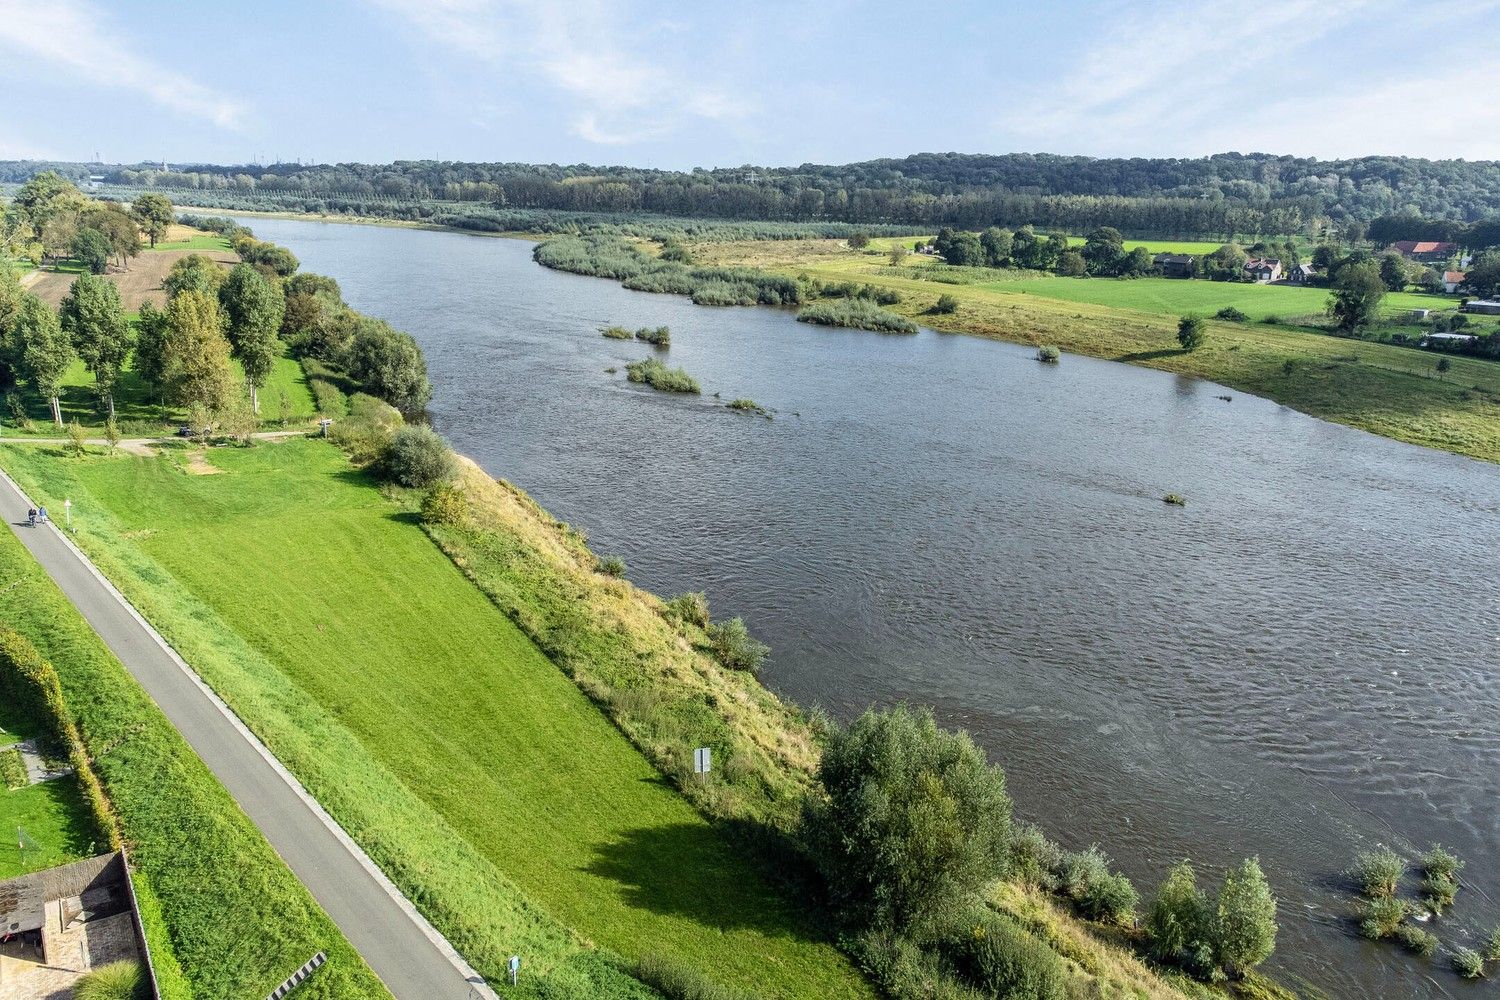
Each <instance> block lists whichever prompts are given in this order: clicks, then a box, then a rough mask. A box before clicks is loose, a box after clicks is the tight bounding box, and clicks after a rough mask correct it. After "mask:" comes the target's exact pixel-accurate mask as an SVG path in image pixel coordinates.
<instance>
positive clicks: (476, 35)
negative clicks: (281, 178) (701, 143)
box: [372, 0, 749, 145]
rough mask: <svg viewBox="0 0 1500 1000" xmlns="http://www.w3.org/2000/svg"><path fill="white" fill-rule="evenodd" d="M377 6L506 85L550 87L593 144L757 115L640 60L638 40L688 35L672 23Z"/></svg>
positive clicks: (483, 8)
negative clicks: (522, 80) (527, 82)
mask: <svg viewBox="0 0 1500 1000" xmlns="http://www.w3.org/2000/svg"><path fill="white" fill-rule="evenodd" d="M372 2H373V3H374V4H375V5H377V6H379V7H381V8H383V9H385V10H387V11H390V12H392V13H394V14H397V15H399V16H400V17H402V18H404V19H406V20H407V21H408V22H409V23H410V24H412V25H413V26H415V27H416V28H417V29H418V30H419V31H421V32H422V34H423V35H425V36H426V37H427V38H428V39H429V40H430V41H432V42H434V43H436V44H438V45H440V46H443V47H445V48H448V49H450V50H452V51H455V52H459V53H462V54H464V55H467V56H469V57H472V58H474V59H477V60H479V61H480V62H481V63H483V64H485V65H486V66H488V67H489V68H490V69H491V70H493V71H496V72H497V73H502V72H503V74H506V75H503V76H499V77H497V81H496V82H497V84H500V85H506V84H509V85H514V84H515V82H516V80H517V79H518V78H519V76H520V75H521V74H533V75H534V76H535V77H536V78H538V79H540V80H542V81H544V82H545V83H547V84H549V85H550V86H552V87H553V88H555V89H556V90H557V91H559V92H560V93H561V94H563V95H565V96H566V97H567V99H568V100H569V101H570V102H571V104H572V106H573V110H572V115H571V122H570V125H571V128H572V131H573V132H574V134H576V135H578V136H579V137H580V138H582V139H584V140H586V141H588V142H594V143H599V144H605V145H619V144H625V143H632V142H639V141H642V140H645V139H650V138H654V137H657V136H661V135H664V134H667V133H670V132H673V131H676V130H677V129H679V128H680V127H682V126H683V125H686V124H688V123H690V122H692V121H695V120H696V121H699V122H703V121H714V122H733V121H737V120H740V119H743V118H744V117H745V116H746V115H747V114H748V112H749V105H748V103H747V101H746V100H745V99H744V98H742V97H739V96H736V95H733V94H731V93H730V92H728V91H725V90H720V89H716V88H713V87H710V86H706V85H704V84H702V83H700V82H698V79H697V78H696V75H695V78H694V79H689V78H687V77H685V76H684V75H682V74H680V73H679V72H676V71H674V70H673V69H672V68H671V67H670V62H671V60H670V59H669V58H668V55H669V53H664V52H662V51H660V50H657V51H654V52H652V53H650V54H649V55H648V54H646V53H643V52H636V51H631V49H630V44H629V43H630V40H631V39H632V37H633V36H635V35H638V34H642V33H645V34H651V33H657V34H672V33H673V32H674V31H676V30H678V28H679V26H677V25H675V24H674V23H672V22H666V21H663V22H658V23H655V24H649V25H645V26H638V25H634V24H631V25H626V24H622V23H621V21H620V17H619V14H618V12H617V10H616V9H615V8H614V7H612V6H611V5H608V4H603V3H599V2H596V0H568V2H555V3H549V2H547V0H372ZM686 44H688V45H690V44H691V43H690V42H689V43H686ZM700 69H701V67H700Z"/></svg>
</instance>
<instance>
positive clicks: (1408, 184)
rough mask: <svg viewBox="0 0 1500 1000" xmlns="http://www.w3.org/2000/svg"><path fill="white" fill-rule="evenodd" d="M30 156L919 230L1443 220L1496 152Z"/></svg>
mask: <svg viewBox="0 0 1500 1000" xmlns="http://www.w3.org/2000/svg"><path fill="white" fill-rule="evenodd" d="M44 169H55V170H56V171H57V172H58V173H59V174H61V175H62V176H65V177H69V178H72V179H74V180H79V181H82V180H85V179H87V178H88V177H91V176H102V177H103V178H104V181H105V182H106V183H110V184H118V185H122V186H126V187H132V188H143V189H151V188H161V189H164V190H179V191H195V192H202V193H203V194H205V195H206V194H210V193H214V192H218V193H221V194H224V195H232V194H238V195H242V196H249V195H256V196H262V197H269V196H277V197H280V198H289V199H302V200H304V201H305V202H307V203H317V202H323V203H325V205H326V204H330V203H339V202H348V201H351V200H353V201H359V200H386V201H398V202H420V201H430V200H436V201H449V202H475V203H483V204H486V205H492V206H503V207H511V208H530V209H547V210H556V211H569V212H624V213H631V212H652V213H659V214H663V215H673V216H681V217H711V218H726V219H759V220H782V221H842V222H869V223H874V222H884V223H891V224H902V225H915V226H932V227H934V228H936V227H939V226H944V225H947V226H953V227H955V228H970V229H979V228H983V227H985V226H988V225H992V224H994V225H1007V226H1020V225H1027V224H1029V225H1033V226H1037V227H1039V228H1052V229H1066V230H1071V231H1086V230H1088V229H1092V228H1096V227H1097V226H1101V225H1110V226H1114V227H1116V228H1118V229H1120V230H1122V231H1125V232H1139V233H1154V234H1161V235H1189V234H1205V235H1206V234H1215V235H1219V234H1222V235H1224V236H1225V238H1228V237H1230V236H1233V235H1234V234H1237V233H1239V234H1248V233H1278V234H1293V233H1298V232H1303V231H1306V230H1307V229H1308V228H1309V227H1314V226H1321V227H1322V228H1327V227H1328V226H1339V225H1344V226H1349V227H1353V226H1359V225H1364V224H1368V223H1370V222H1372V221H1374V220H1376V219H1379V218H1382V217H1393V216H1394V217H1400V218H1403V219H1417V220H1437V221H1445V222H1448V223H1450V224H1463V223H1472V222H1476V221H1480V220H1484V219H1486V218H1490V217H1494V216H1500V162H1493V161H1477V162H1468V161H1461V160H1420V159H1410V158H1401V157H1364V158H1359V159H1350V160H1315V159H1308V158H1301V157H1291V156H1272V155H1267V154H1250V155H1241V154H1236V153H1230V154H1218V155H1215V156H1208V157H1201V158H1196V159H1175V158H1174V159H1129V160H1126V159H1107V158H1093V157H1080V156H1056V155H1048V154H1035V155H1034V154H1021V153H1013V154H1005V155H998V156H992V155H978V154H956V153H954V154H918V155H915V156H909V157H905V158H903V159H884V160H872V161H867V162H864V163H851V164H844V165H837V166H825V165H814V164H804V165H801V166H796V167H753V166H744V167H735V168H719V169H713V170H705V169H697V170H692V171H671V170H654V169H645V168H636V167H621V166H593V165H588V164H575V165H557V164H523V163H455V162H446V161H434V160H423V161H396V162H393V163H389V164H359V163H340V164H318V165H306V166H304V165H300V164H275V165H271V166H259V165H256V166H250V165H243V164H242V165H212V164H201V165H192V166H190V167H183V168H180V169H168V170H163V169H161V165H160V164H156V165H149V164H140V165H135V166H127V165H113V166H104V165H99V164H82V163H40V162H32V161H4V162H0V183H20V182H22V181H24V180H26V179H27V178H28V177H30V176H31V175H32V174H34V173H36V172H38V171H40V170H44ZM306 210H328V209H327V208H324V209H317V208H310V209H306ZM1495 224H1496V225H1500V221H1497V222H1496V223H1495ZM1359 235H1363V234H1362V233H1360V234H1359ZM1344 238H1345V239H1346V240H1347V239H1350V238H1351V237H1350V234H1349V233H1347V232H1346V233H1345V234H1344ZM1398 238H1434V237H1430V236H1425V235H1424V236H1419V237H1398Z"/></svg>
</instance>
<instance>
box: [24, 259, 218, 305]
mask: <svg viewBox="0 0 1500 1000" xmlns="http://www.w3.org/2000/svg"><path fill="white" fill-rule="evenodd" d="M194 253H196V254H200V255H202V256H204V257H211V258H213V259H214V260H216V261H219V262H220V263H221V264H224V265H226V266H228V265H230V264H234V263H235V262H236V261H238V260H239V258H238V257H237V256H235V255H234V254H233V253H231V252H229V251H227V250H142V251H141V252H140V254H139V255H137V256H136V257H135V259H134V260H132V261H131V262H130V270H128V271H115V270H111V271H110V272H109V274H108V275H107V277H108V278H109V280H110V281H113V282H114V283H115V284H116V285H118V286H119V288H120V301H121V302H123V303H124V305H125V309H126V310H127V311H129V312H134V311H135V310H137V309H139V308H140V307H141V303H142V302H151V303H153V304H155V305H158V306H159V305H163V304H165V302H166V301H167V293H166V292H164V291H162V289H161V283H162V279H164V278H165V277H166V276H167V272H168V271H170V270H171V269H172V265H173V264H174V263H176V262H177V261H179V260H181V259H182V258H183V257H186V256H188V255H189V254H194ZM34 273H35V274H36V277H35V278H34V279H33V280H32V281H31V282H30V283H29V284H28V285H27V291H30V292H32V293H34V294H35V295H36V296H37V297H38V298H40V299H41V300H42V301H43V302H45V303H47V304H48V305H49V306H52V307H53V308H56V307H57V304H58V303H59V302H61V301H62V300H63V296H65V295H67V294H68V288H69V286H71V285H72V284H73V279H74V278H76V277H78V275H76V274H67V273H59V272H56V271H38V272H34Z"/></svg>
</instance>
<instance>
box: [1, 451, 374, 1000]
mask: <svg viewBox="0 0 1500 1000" xmlns="http://www.w3.org/2000/svg"><path fill="white" fill-rule="evenodd" d="M10 457H11V456H10V454H8V453H7V452H4V451H0V463H5V464H9V462H8V461H7V460H8V459H9V458H10ZM0 588H6V590H5V600H4V602H3V603H0V623H3V624H4V625H5V626H6V627H7V628H10V629H13V630H15V631H16V632H18V633H20V634H21V635H23V636H25V637H26V639H27V640H28V641H30V642H31V643H32V645H33V646H35V647H36V649H37V651H38V653H40V654H41V655H42V657H43V658H44V659H46V661H47V662H48V663H49V664H51V666H52V668H53V670H54V671H55V672H56V674H57V677H58V681H59V684H60V685H61V687H62V692H63V697H64V700H65V702H66V704H67V706H68V709H69V711H70V713H71V714H72V717H73V719H74V721H75V722H76V723H77V725H78V728H79V731H80V733H81V735H82V738H83V741H84V745H85V748H86V749H87V751H88V754H89V756H90V758H91V760H92V763H93V766H94V770H95V771H96V772H97V774H98V775H99V778H100V780H101V782H102V783H103V785H104V790H105V794H106V795H107V797H108V798H109V801H110V804H111V806H112V807H113V810H114V814H115V816H116V817H117V818H118V820H119V823H120V830H121V834H122V836H123V838H124V840H125V843H126V846H127V847H128V848H129V850H130V857H131V862H132V865H133V867H134V869H135V882H136V891H137V894H138V896H139V897H140V902H141V915H142V920H143V923H144V924H145V927H146V935H147V939H148V940H149V942H150V944H151V950H152V955H153V958H154V960H155V963H156V970H157V978H158V981H159V983H160V985H161V988H162V996H163V998H164V1000H188V998H189V997H196V998H197V1000H243V998H244V997H261V996H265V995H266V994H267V993H269V992H270V991H271V990H272V989H274V988H275V987H276V985H277V984H278V983H280V982H281V981H282V980H283V979H284V978H285V977H286V976H287V975H288V974H289V973H290V972H291V971H292V970H293V969H295V968H297V966H299V965H301V964H302V963H303V962H304V961H306V960H307V958H308V956H310V955H311V954H313V953H314V952H315V951H318V950H324V951H326V952H327V953H328V956H329V963H328V965H327V966H325V967H324V968H323V969H322V970H320V971H319V972H318V974H317V975H316V976H314V977H313V978H312V979H311V980H309V981H308V982H307V983H306V984H305V985H304V986H303V987H302V988H301V989H300V990H299V993H298V996H299V997H301V996H302V995H303V994H304V993H305V994H306V997H307V998H308V1000H313V998H318V1000H361V998H379V997H389V994H388V993H386V991H385V990H384V988H383V987H382V986H381V984H380V981H379V980H378V979H376V977H375V976H374V974H373V973H371V971H370V970H369V968H368V967H367V966H366V965H365V963H364V961H363V960H362V959H361V958H360V957H359V956H358V955H357V954H355V952H354V951H353V949H351V948H350V947H349V944H348V943H347V942H346V941H345V940H344V938H343V936H342V935H341V934H340V933H339V931H338V930H337V928H335V927H334V926H333V924H332V922H331V921H329V919H328V917H327V916H326V915H325V914H324V913H323V911H322V910H321V909H320V908H319V907H318V905H317V903H316V902H314V901H313V898H312V896H311V895H310V894H309V893H308V891H307V889H306V888H304V887H303V885H302V883H300V882H299V881H297V879H296V878H295V877H294V876H293V875H292V873H291V871H290V870H289V869H288V868H287V867H286V865H285V864H284V863H283V862H282V860H281V859H280V858H279V857H277V855H276V852H275V851H273V850H272V849H271V845H270V844H268V843H267V842H266V840H265V838H264V837H262V836H261V834H260V831H259V830H257V829H256V828H255V826H254V824H252V823H251V822H250V819H249V818H248V817H247V816H245V814H244V813H242V812H241V811H240V809H239V807H238V806H237V805H236V804H235V802H234V800H233V799H232V798H231V797H230V795H229V793H228V792H227V791H225V789H224V786H223V785H221V784H219V782H218V780H217V779H216V778H214V776H213V775H212V774H211V773H210V772H209V770H208V768H207V767H206V766H205V765H204V764H203V762H202V761H201V760H199V759H198V756H197V755H196V754H195V753H194V752H193V751H192V749H191V748H190V747H188V745H187V744H186V742H184V740H183V738H182V736H181V734H179V733H178V732H177V730H176V728H175V727H173V725H172V724H171V723H170V722H169V721H167V718H166V716H164V715H163V714H162V713H161V710H160V709H159V708H157V707H156V705H155V704H154V703H153V702H152V701H151V699H150V698H149V697H148V696H147V694H146V692H145V690H144V689H142V688H141V686H140V685H139V684H137V683H136V682H135V680H134V679H133V678H132V677H131V676H130V674H129V673H128V672H127V671H126V670H125V667H124V666H123V665H122V664H121V663H120V661H119V660H117V659H116V658H115V656H114V654H113V653H111V652H110V651H109V649H108V648H107V647H106V646H105V645H104V643H103V641H102V640H100V638H99V636H98V635H97V634H95V632H94V630H93V629H92V628H91V627H90V626H89V624H88V623H87V622H86V621H84V619H83V616H82V615H81V614H79V612H78V609H77V608H75V607H74V606H73V605H72V604H71V603H70V602H69V601H68V599H67V598H66V597H64V596H63V593H62V591H61V590H59V589H58V588H57V586H56V584H54V583H53V582H52V580H51V579H50V578H49V577H48V576H47V574H46V573H45V572H44V571H43V570H42V568H41V566H39V565H38V564H37V562H36V560H35V559H33V558H32V556H31V554H30V553H29V552H27V551H26V549H25V548H24V547H23V546H22V545H21V543H20V541H19V540H17V539H16V538H15V536H14V535H12V534H11V532H10V531H9V530H8V529H5V528H0ZM0 713H3V708H0ZM3 724H5V725H6V726H7V728H9V725H10V723H8V722H6V723H3ZM66 784H67V783H66V782H53V783H49V784H47V785H43V786H33V787H32V788H31V789H28V791H36V790H37V789H39V788H42V789H52V792H51V793H50V794H52V795H56V796H61V795H63V794H65V793H66ZM0 794H3V793H0ZM72 794H73V795H74V796H75V797H77V796H80V795H81V793H80V792H78V791H77V790H76V789H75V790H74V791H73V793H72ZM62 808H63V813H64V815H66V816H67V817H68V824H67V825H66V826H65V827H64V828H63V832H64V833H67V834H68V835H70V836H71V837H73V838H74V839H73V840H72V841H71V842H69V841H64V842H63V843H64V844H65V845H66V846H67V847H68V848H69V850H70V851H71V853H72V854H73V856H74V857H77V856H81V855H80V854H79V853H78V852H79V851H80V850H82V851H83V852H84V853H85V854H87V853H90V852H92V853H97V852H98V851H101V850H107V849H108V847H107V845H99V846H98V848H97V850H94V849H93V848H92V847H91V845H89V844H87V843H82V842H81V839H82V838H83V837H86V836H87V834H86V833H85V831H86V830H87V829H88V828H89V827H90V826H91V824H90V823H89V820H88V817H87V816H86V814H84V813H83V809H84V807H83V803H82V801H81V798H80V799H79V800H78V801H77V802H76V803H64V804H63V806H62ZM5 832H6V831H4V830H3V829H0V833H5ZM27 832H28V833H33V832H34V831H33V830H32V829H31V828H30V827H28V830H27ZM36 832H40V831H36ZM8 833H9V834H13V833H14V830H13V829H12V830H10V831H8ZM7 839H9V838H8V837H7ZM37 839H38V840H40V839H42V838H41V837H40V836H38V837H37ZM11 846H12V849H13V848H14V842H13V841H12V844H11ZM60 860H73V858H72V857H64V858H61V859H60ZM28 867H38V866H35V865H31V864H28ZM3 870H4V869H3V864H0V872H3ZM179 962H180V965H179Z"/></svg>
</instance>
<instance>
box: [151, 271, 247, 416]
mask: <svg viewBox="0 0 1500 1000" xmlns="http://www.w3.org/2000/svg"><path fill="white" fill-rule="evenodd" d="M167 359H168V371H169V373H170V374H169V378H170V382H171V386H172V393H173V396H174V397H175V398H176V400H177V401H178V402H179V403H181V404H182V405H184V406H187V407H189V408H191V407H193V406H195V405H196V406H199V407H202V409H203V410H205V411H206V412H207V413H208V414H209V415H210V417H212V416H214V415H217V414H220V413H223V412H224V411H225V410H226V409H228V407H229V406H230V405H232V404H233V402H234V397H235V391H234V369H233V367H232V366H231V365H230V363H229V341H228V340H226V339H225V337H224V313H223V311H222V310H221V309H220V308H219V300H218V299H216V298H213V297H211V296H209V295H207V294H205V293H203V292H200V291H184V292H179V293H178V294H177V295H175V296H173V297H172V301H171V302H170V303H168V304H167Z"/></svg>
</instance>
